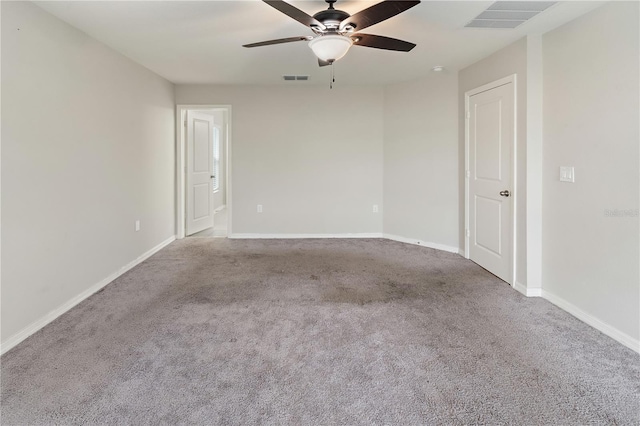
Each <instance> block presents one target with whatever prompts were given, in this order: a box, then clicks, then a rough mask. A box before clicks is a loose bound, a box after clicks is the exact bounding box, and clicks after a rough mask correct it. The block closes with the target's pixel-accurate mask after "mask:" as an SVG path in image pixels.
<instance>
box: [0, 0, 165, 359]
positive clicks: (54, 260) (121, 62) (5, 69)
mask: <svg viewBox="0 0 640 426" xmlns="http://www.w3.org/2000/svg"><path fill="white" fill-rule="evenodd" d="M1 7H2V344H3V350H4V349H5V348H6V347H5V344H6V343H7V342H14V343H15V338H16V336H18V335H19V332H20V331H21V330H22V331H24V330H25V329H26V328H27V327H29V326H30V325H33V324H35V323H37V322H38V321H41V320H43V318H45V317H46V316H47V314H49V313H51V312H52V311H54V310H56V309H57V308H59V307H61V306H63V305H65V304H67V303H69V302H70V301H71V300H73V299H74V298H77V297H78V296H79V295H81V294H82V293H83V292H86V291H87V290H88V289H90V288H91V287H92V286H94V285H95V284H97V283H99V282H100V281H101V280H104V279H105V278H107V277H109V276H110V275H112V274H114V273H117V271H118V270H119V269H120V268H122V267H124V266H125V265H127V264H129V263H130V262H132V261H135V260H136V259H137V258H138V257H139V256H141V255H142V254H144V253H145V252H147V251H149V250H150V249H152V248H153V247H155V246H157V245H158V244H160V243H162V242H163V241H165V240H167V239H169V238H170V237H172V236H173V235H174V234H175V232H174V228H175V209H174V204H175V203H174V189H175V188H174V176H175V168H174V162H175V155H174V151H175V145H174V136H173V135H174V116H173V114H174V94H173V85H172V84H170V83H169V82H167V81H166V80H164V79H162V78H160V77H158V76H157V75H155V74H153V73H151V72H150V71H148V70H146V69H145V68H143V67H141V66H140V65H137V64H135V63H134V62H132V61H130V60H128V59H126V58H125V57H123V56H122V55H120V54H118V53H116V52H114V51H113V50H111V49H109V48H107V47H106V46H104V45H102V44H100V43H98V42H96V41H95V40H93V39H91V38H89V37H88V36H86V35H85V34H84V33H81V32H80V31H78V30H77V29H75V28H73V27H71V26H69V25H67V24H65V23H63V22H62V21H60V20H58V19H56V18H54V17H52V16H51V15H49V14H48V13H46V12H44V11H43V10H42V9H40V8H38V7H37V6H35V5H33V4H32V3H26V2H2V6H1ZM136 219H139V220H140V221H141V226H142V229H141V230H140V231H139V232H134V222H135V220H136ZM40 325H42V324H40ZM12 339H13V340H12Z"/></svg>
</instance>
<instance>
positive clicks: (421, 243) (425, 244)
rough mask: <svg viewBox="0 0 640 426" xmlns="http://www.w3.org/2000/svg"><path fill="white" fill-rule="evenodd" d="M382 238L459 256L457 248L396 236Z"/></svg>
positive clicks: (389, 235)
mask: <svg viewBox="0 0 640 426" xmlns="http://www.w3.org/2000/svg"><path fill="white" fill-rule="evenodd" d="M382 236H383V238H386V239H388V240H393V241H398V242H401V243H407V244H413V245H416V246H422V247H429V248H432V249H436V250H442V251H447V252H449V253H456V254H460V249H459V248H458V247H453V246H447V245H444V244H439V243H430V242H428V241H422V240H416V239H415V238H407V237H400V236H398V235H392V234H382Z"/></svg>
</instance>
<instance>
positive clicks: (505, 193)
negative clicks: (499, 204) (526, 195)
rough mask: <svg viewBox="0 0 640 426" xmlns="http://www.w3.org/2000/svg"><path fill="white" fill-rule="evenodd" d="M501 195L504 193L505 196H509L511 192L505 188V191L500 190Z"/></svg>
mask: <svg viewBox="0 0 640 426" xmlns="http://www.w3.org/2000/svg"><path fill="white" fill-rule="evenodd" d="M500 195H502V196H503V197H508V196H509V195H511V193H510V192H509V190H508V189H505V190H504V191H500Z"/></svg>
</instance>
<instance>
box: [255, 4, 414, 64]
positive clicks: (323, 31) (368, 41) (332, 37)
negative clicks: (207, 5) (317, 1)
mask: <svg viewBox="0 0 640 426" xmlns="http://www.w3.org/2000/svg"><path fill="white" fill-rule="evenodd" d="M263 1H264V2H265V3H267V4H268V5H269V6H271V7H273V8H274V9H277V10H278V11H280V12H282V13H284V14H285V15H287V16H289V17H291V18H293V19H295V20H296V21H298V22H300V23H301V24H303V25H305V26H307V27H309V28H310V29H311V31H313V32H314V33H315V34H316V36H315V37H314V36H298V37H288V38H280V39H276V40H268V41H262V42H258V43H251V44H245V45H244V46H243V47H259V46H268V45H271V44H281V43H291V42H294V41H308V42H309V47H311V50H313V53H315V55H316V56H317V57H318V64H319V65H320V66H321V67H323V66H326V65H331V64H333V63H334V62H335V61H337V60H338V59H340V58H342V57H343V56H344V55H346V53H347V51H349V48H350V47H351V46H352V45H355V46H363V47H372V48H374V49H385V50H395V51H399V52H408V51H410V50H411V49H413V48H414V47H415V46H416V45H415V44H414V43H409V42H408V41H403V40H398V39H395V38H390V37H383V36H379V35H372V34H363V33H359V32H356V31H360V30H363V29H365V28H367V27H370V26H372V25H375V24H377V23H379V22H382V21H384V20H387V19H389V18H391V17H393V16H396V15H397V14H399V13H402V12H404V11H405V10H407V9H410V8H412V7H413V6H415V5H417V4H418V3H420V0H399V1H394V0H385V1H382V2H381V3H378V4H375V5H373V6H371V7H368V8H367V9H364V10H361V11H360V12H358V13H356V14H355V15H349V14H348V13H347V12H344V11H342V10H338V9H335V8H334V7H333V4H334V3H335V2H336V1H337V0H325V1H326V2H327V3H329V8H328V9H327V10H323V11H320V12H318V13H316V14H315V15H313V16H310V15H308V14H306V13H305V12H303V11H301V10H300V9H298V8H296V7H294V6H292V5H290V4H289V3H287V2H285V1H283V0H263Z"/></svg>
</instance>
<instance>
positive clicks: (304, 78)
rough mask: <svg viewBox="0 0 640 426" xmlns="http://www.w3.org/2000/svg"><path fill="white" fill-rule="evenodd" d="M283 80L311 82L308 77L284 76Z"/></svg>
mask: <svg viewBox="0 0 640 426" xmlns="http://www.w3.org/2000/svg"><path fill="white" fill-rule="evenodd" d="M282 79H283V80H284V81H307V80H309V76H308V75H283V76H282Z"/></svg>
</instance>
